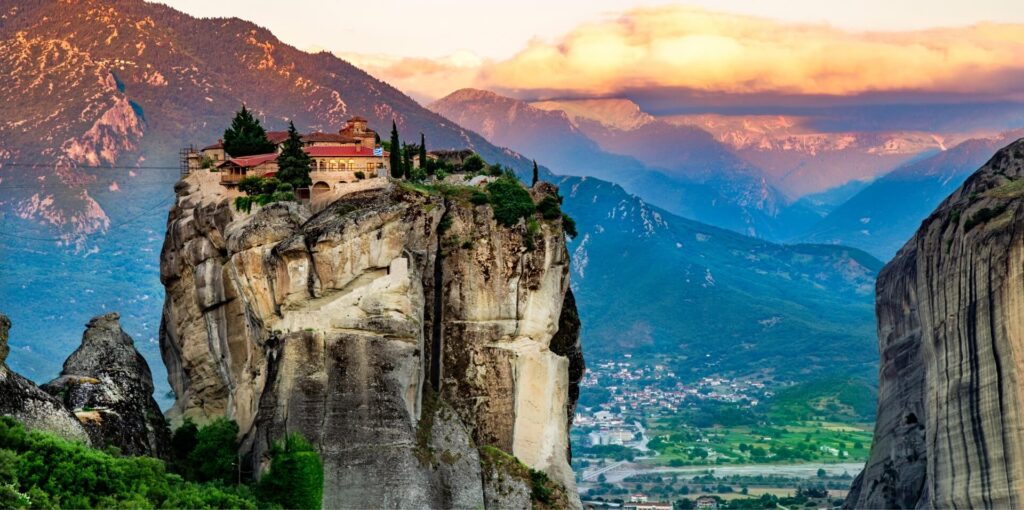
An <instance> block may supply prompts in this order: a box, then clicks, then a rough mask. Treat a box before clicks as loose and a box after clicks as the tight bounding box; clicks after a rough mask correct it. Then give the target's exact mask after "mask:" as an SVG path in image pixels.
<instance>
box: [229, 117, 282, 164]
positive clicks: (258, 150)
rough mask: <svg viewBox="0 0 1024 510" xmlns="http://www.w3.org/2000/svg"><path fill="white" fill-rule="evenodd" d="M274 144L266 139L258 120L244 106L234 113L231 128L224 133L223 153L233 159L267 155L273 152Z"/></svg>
mask: <svg viewBox="0 0 1024 510" xmlns="http://www.w3.org/2000/svg"><path fill="white" fill-rule="evenodd" d="M274 150H276V148H275V147H274V144H273V143H271V142H270V140H269V139H267V132H266V131H265V130H264V129H263V126H261V125H260V121H259V119H257V118H256V117H254V116H253V115H252V112H250V111H249V110H248V109H246V107H245V105H242V109H241V110H239V111H238V112H237V113H235V118H234V119H232V120H231V127H229V128H228V129H227V130H226V131H224V152H226V153H228V154H229V155H230V156H231V157H233V158H239V157H242V156H252V155H254V154H269V153H271V152H274Z"/></svg>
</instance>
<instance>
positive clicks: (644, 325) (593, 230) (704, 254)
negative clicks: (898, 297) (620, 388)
mask: <svg viewBox="0 0 1024 510" xmlns="http://www.w3.org/2000/svg"><path fill="white" fill-rule="evenodd" d="M558 184H559V186H560V187H561V191H562V194H563V195H564V196H565V197H566V201H565V208H566V210H567V211H568V212H569V214H571V215H572V216H573V217H574V218H575V219H576V222H577V226H578V230H579V237H577V238H576V240H575V241H574V242H573V243H571V245H570V251H571V253H572V257H573V260H572V262H573V263H572V266H571V268H572V271H573V273H574V274H573V289H574V291H575V293H576V296H577V298H578V299H579V300H580V302H585V303H587V305H586V306H584V307H582V308H581V310H580V316H581V319H582V323H583V333H584V334H583V337H582V338H583V340H584V350H585V351H586V352H588V353H591V355H593V356H596V357H598V358H601V357H605V356H614V355H617V354H618V353H621V352H632V353H634V355H644V356H655V355H670V356H682V357H685V358H686V359H685V360H684V359H677V360H676V363H677V364H678V367H679V368H680V369H681V370H683V371H685V372H689V371H690V370H697V369H706V368H711V369H713V370H725V371H729V370H746V373H749V372H750V371H757V370H764V371H767V372H773V371H776V370H777V371H778V372H777V373H780V374H781V373H788V375H790V376H792V377H794V378H810V377H814V376H815V375H820V374H821V372H822V371H823V370H826V369H829V370H840V371H846V372H848V373H853V374H856V375H857V376H860V377H865V376H870V375H871V374H872V373H873V371H874V369H873V366H874V365H873V364H874V363H875V362H876V361H877V351H875V350H874V349H873V348H872V338H873V333H874V321H873V318H872V313H873V308H872V302H873V301H872V289H873V285H874V275H875V273H876V272H877V270H878V269H879V268H880V267H881V265H882V263H881V262H880V261H878V260H877V259H875V258H874V257H872V256H870V255H868V254H867V253H864V252H862V251H860V250H856V249H850V248H844V247H834V246H822V245H796V246H784V245H777V244H773V243H770V242H767V241H763V240H759V239H754V238H750V237H747V236H743V235H740V234H737V233H735V232H731V231H728V230H724V229H720V228H715V227H712V226H709V225H705V224H701V223H697V222H694V221H691V220H687V219H684V218H680V217H678V216H675V215H673V214H671V213H668V212H666V211H664V210H661V209H659V208H657V207H653V206H651V205H649V204H647V203H645V202H644V201H643V200H641V199H639V198H637V197H635V196H631V195H629V194H628V193H626V192H625V190H623V189H622V188H621V187H620V186H618V185H616V184H612V183H609V182H605V181H601V180H598V179H592V178H586V177H583V178H580V177H564V178H562V179H561V180H560V181H559V183H558ZM812 345H813V348H812ZM705 355H709V356H710V357H706V356H705Z"/></svg>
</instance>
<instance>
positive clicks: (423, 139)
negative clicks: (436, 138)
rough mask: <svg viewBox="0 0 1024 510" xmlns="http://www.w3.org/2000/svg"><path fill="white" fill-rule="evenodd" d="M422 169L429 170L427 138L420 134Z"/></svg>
mask: <svg viewBox="0 0 1024 510" xmlns="http://www.w3.org/2000/svg"><path fill="white" fill-rule="evenodd" d="M420 168H423V169H426V168H427V138H426V137H425V136H423V133H420Z"/></svg>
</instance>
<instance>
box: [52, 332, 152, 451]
mask: <svg viewBox="0 0 1024 510" xmlns="http://www.w3.org/2000/svg"><path fill="white" fill-rule="evenodd" d="M42 389H43V390H44V391H46V392H47V393H49V394H50V395H53V396H54V397H55V398H57V399H59V400H60V401H61V402H62V403H63V405H64V407H65V408H67V409H69V410H71V411H72V412H74V413H75V416H77V417H78V420H79V421H80V422H81V423H82V425H83V426H84V427H85V430H86V432H88V434H89V437H90V438H91V439H92V443H93V445H95V446H97V447H106V446H115V447H117V448H118V449H120V450H121V452H122V453H125V454H128V455H147V456H151V457H163V458H166V457H167V456H168V455H169V454H170V432H169V429H168V427H167V422H166V420H165V419H164V415H163V413H162V412H161V411H160V407H159V406H158V405H157V403H156V400H154V399H153V376H152V373H151V372H150V370H149V364H148V363H146V360H145V358H143V357H142V355H141V354H139V352H138V351H137V350H135V342H133V341H132V339H131V337H130V336H128V334H127V333H125V332H124V330H123V329H121V323H120V317H119V316H118V314H116V313H108V314H106V315H100V316H98V317H95V318H93V319H92V320H90V321H89V324H88V325H86V329H85V333H83V334H82V345H81V346H79V348H78V349H77V350H75V352H74V353H72V354H71V356H70V357H68V359H67V360H66V361H65V362H64V369H63V370H62V371H61V374H60V377H58V378H56V379H54V380H52V381H50V382H48V383H46V384H45V385H43V386H42Z"/></svg>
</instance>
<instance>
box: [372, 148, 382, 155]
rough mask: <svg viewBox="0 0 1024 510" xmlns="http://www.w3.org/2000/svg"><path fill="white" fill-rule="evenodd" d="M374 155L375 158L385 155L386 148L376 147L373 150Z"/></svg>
mask: <svg viewBox="0 0 1024 510" xmlns="http://www.w3.org/2000/svg"><path fill="white" fill-rule="evenodd" d="M373 155H374V156H383V155H384V147H374V148H373Z"/></svg>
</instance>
